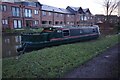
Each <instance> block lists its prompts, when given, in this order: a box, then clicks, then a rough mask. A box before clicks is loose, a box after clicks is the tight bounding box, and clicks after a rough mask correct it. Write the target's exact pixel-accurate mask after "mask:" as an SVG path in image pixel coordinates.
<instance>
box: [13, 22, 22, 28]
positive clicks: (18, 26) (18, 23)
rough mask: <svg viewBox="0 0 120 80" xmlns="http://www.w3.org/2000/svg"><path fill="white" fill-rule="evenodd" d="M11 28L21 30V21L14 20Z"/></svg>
mask: <svg viewBox="0 0 120 80" xmlns="http://www.w3.org/2000/svg"><path fill="white" fill-rule="evenodd" d="M13 27H14V28H15V29H16V28H22V22H21V20H14V21H13Z"/></svg>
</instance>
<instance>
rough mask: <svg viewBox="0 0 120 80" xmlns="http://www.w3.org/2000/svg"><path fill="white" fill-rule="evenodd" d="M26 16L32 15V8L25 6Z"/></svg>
mask: <svg viewBox="0 0 120 80" xmlns="http://www.w3.org/2000/svg"><path fill="white" fill-rule="evenodd" d="M24 16H25V17H32V9H27V8H25V10H24Z"/></svg>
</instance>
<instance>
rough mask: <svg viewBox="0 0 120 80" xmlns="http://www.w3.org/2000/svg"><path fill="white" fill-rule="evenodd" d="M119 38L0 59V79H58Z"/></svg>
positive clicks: (109, 37)
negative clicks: (1, 60)
mask: <svg viewBox="0 0 120 80" xmlns="http://www.w3.org/2000/svg"><path fill="white" fill-rule="evenodd" d="M118 37H120V35H109V36H106V37H100V38H99V39H97V40H93V41H87V42H79V43H74V44H67V45H60V46H54V47H51V48H45V49H42V50H39V51H33V52H30V53H27V54H24V55H22V56H21V57H20V58H19V59H18V60H16V59H14V58H6V59H3V65H2V66H3V71H2V76H3V78H59V77H62V76H64V74H65V73H66V72H68V71H70V70H71V69H74V68H75V67H77V66H79V65H81V64H83V63H85V62H86V61H88V60H90V59H91V58H93V57H95V56H96V55H98V54H99V53H100V52H103V51H104V50H106V49H107V48H109V47H110V46H112V45H114V44H116V43H118Z"/></svg>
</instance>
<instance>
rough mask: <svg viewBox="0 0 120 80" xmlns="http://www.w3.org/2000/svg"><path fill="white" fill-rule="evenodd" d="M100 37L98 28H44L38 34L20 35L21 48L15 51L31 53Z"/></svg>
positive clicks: (95, 26)
mask: <svg viewBox="0 0 120 80" xmlns="http://www.w3.org/2000/svg"><path fill="white" fill-rule="evenodd" d="M99 35H100V31H99V27H98V26H97V25H94V26H85V27H69V28H65V27H45V28H43V31H42V32H40V33H27V34H21V43H22V47H20V48H18V49H17V51H18V52H20V51H23V52H27V51H32V50H38V49H41V48H44V47H49V46H54V45H60V44H66V43H71V42H77V41H84V40H90V39H96V38H98V37H99Z"/></svg>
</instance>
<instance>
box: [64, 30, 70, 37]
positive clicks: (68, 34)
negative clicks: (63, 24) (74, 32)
mask: <svg viewBox="0 0 120 80" xmlns="http://www.w3.org/2000/svg"><path fill="white" fill-rule="evenodd" d="M64 31H68V33H67V32H64ZM65 33H67V35H64V34H65ZM62 34H63V36H64V37H67V36H70V30H69V29H65V30H63V31H62Z"/></svg>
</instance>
